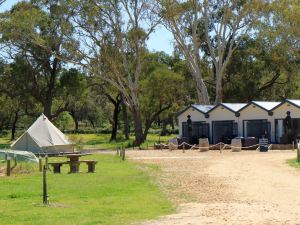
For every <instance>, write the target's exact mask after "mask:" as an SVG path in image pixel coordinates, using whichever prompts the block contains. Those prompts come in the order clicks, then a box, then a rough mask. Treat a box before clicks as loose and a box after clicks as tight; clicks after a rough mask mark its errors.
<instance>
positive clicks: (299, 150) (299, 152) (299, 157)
mask: <svg viewBox="0 0 300 225" xmlns="http://www.w3.org/2000/svg"><path fill="white" fill-rule="evenodd" d="M297 162H298V163H300V148H298V147H297Z"/></svg>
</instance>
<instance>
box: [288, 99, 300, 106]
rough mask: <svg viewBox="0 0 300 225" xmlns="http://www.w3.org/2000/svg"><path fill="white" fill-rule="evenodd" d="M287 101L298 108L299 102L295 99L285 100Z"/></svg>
mask: <svg viewBox="0 0 300 225" xmlns="http://www.w3.org/2000/svg"><path fill="white" fill-rule="evenodd" d="M287 101H289V102H291V103H293V104H294V105H296V106H298V107H300V100H296V99H287Z"/></svg>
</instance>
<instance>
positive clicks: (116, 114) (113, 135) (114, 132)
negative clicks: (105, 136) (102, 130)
mask: <svg viewBox="0 0 300 225" xmlns="http://www.w3.org/2000/svg"><path fill="white" fill-rule="evenodd" d="M114 106H115V108H114V113H113V120H112V130H111V136H110V140H109V141H113V140H117V132H118V123H119V113H120V102H116V104H114Z"/></svg>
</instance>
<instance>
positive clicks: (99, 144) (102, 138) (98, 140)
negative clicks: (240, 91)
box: [69, 134, 176, 149]
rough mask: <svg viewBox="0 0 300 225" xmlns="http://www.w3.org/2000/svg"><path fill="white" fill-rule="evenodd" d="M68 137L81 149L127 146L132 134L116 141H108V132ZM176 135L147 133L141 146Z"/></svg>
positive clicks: (151, 144) (149, 145) (129, 143)
mask: <svg viewBox="0 0 300 225" xmlns="http://www.w3.org/2000/svg"><path fill="white" fill-rule="evenodd" d="M69 137H70V138H71V139H72V140H74V141H75V142H79V143H80V145H81V147H82V148H83V149H116V148H118V147H121V146H124V147H126V148H129V147H131V146H132V143H133V140H134V136H130V139H129V140H125V139H122V138H119V140H118V141H112V142H109V139H110V134H70V135H69ZM173 137H176V135H169V136H161V137H159V135H158V134H148V136H147V141H146V142H144V143H143V144H142V146H141V147H142V148H144V149H147V147H149V148H150V147H153V145H154V143H155V142H158V141H159V140H160V141H161V142H167V141H168V140H169V139H171V138H173Z"/></svg>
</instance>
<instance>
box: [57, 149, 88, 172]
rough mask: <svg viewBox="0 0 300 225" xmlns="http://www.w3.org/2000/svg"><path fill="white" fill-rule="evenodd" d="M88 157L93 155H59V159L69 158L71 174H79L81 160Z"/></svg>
mask: <svg viewBox="0 0 300 225" xmlns="http://www.w3.org/2000/svg"><path fill="white" fill-rule="evenodd" d="M87 155H91V153H72V154H65V155H59V156H58V157H66V158H69V161H68V164H69V165H70V173H78V172H79V165H80V161H79V158H80V157H82V156H87Z"/></svg>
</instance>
